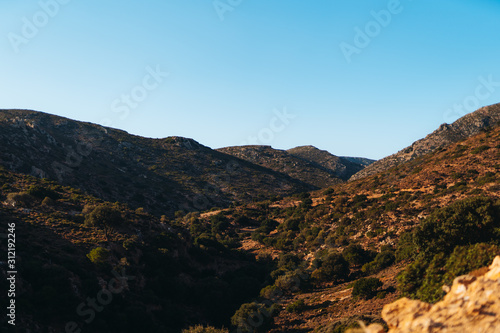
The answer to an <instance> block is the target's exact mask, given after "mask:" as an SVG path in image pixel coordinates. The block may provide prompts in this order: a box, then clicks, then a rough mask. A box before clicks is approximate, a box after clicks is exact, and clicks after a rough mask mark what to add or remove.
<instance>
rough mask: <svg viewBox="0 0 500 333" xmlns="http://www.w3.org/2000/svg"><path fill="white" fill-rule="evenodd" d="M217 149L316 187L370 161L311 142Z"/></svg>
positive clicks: (342, 177) (334, 181) (338, 179)
mask: <svg viewBox="0 0 500 333" xmlns="http://www.w3.org/2000/svg"><path fill="white" fill-rule="evenodd" d="M218 151H220V152H223V153H225V154H229V155H232V156H235V157H238V158H241V159H243V160H246V161H249V162H251V163H255V164H258V165H261V166H263V167H266V168H269V169H272V170H274V171H277V172H281V173H283V174H286V175H288V176H290V177H292V178H295V179H298V180H300V181H302V182H304V183H307V184H310V185H312V186H315V187H319V188H325V187H328V186H332V185H334V184H338V183H340V182H342V181H345V180H347V179H349V177H350V176H352V175H353V174H355V173H356V172H358V171H359V170H361V169H363V168H364V167H365V165H367V164H370V162H371V160H369V159H363V158H360V159H357V158H352V160H349V159H348V158H343V157H337V156H335V155H332V154H330V153H329V152H327V151H325V150H319V149H318V148H316V147H313V146H303V147H296V148H293V149H290V150H286V151H285V150H279V149H273V148H271V147H270V146H241V147H226V148H221V149H218Z"/></svg>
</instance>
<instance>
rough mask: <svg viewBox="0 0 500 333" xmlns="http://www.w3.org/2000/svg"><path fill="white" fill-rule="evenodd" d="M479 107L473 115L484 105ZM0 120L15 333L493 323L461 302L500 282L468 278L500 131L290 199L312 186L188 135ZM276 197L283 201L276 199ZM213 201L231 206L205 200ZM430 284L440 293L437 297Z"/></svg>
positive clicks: (483, 257) (487, 230)
mask: <svg viewBox="0 0 500 333" xmlns="http://www.w3.org/2000/svg"><path fill="white" fill-rule="evenodd" d="M482 110H483V111H482V112H483V114H482V117H483V118H484V119H492V117H494V114H495V112H496V109H494V108H493V109H488V108H486V109H482ZM485 110H486V111H485ZM480 111H481V110H480ZM490 113H491V114H490ZM0 115H1V116H2V117H3V118H1V117H0V126H1V128H2V131H1V132H0V140H1V142H2V143H3V145H2V146H0V157H1V163H0V224H2V228H4V230H6V229H7V223H16V231H17V233H18V234H19V237H18V243H19V244H20V245H22V246H20V247H19V249H18V252H17V253H16V256H17V257H18V261H19V265H20V266H21V267H22V268H23V269H22V270H19V275H18V281H19V284H18V291H19V294H18V300H19V305H20V306H19V313H18V319H19V326H18V328H19V330H21V331H26V330H28V329H29V330H30V331H32V332H50V331H56V332H57V331H63V330H64V327H65V325H66V323H67V322H68V321H74V322H76V323H77V324H78V326H79V327H83V328H84V329H83V330H82V332H92V333H104V332H106V333H115V332H116V333H118V332H120V333H122V332H137V331H147V332H154V333H164V332H176V333H178V332H183V333H207V332H209V333H227V332H228V329H227V327H230V329H231V331H233V330H234V331H238V330H239V331H241V332H247V333H263V332H275V333H278V332H280V333H281V332H283V333H285V332H295V333H306V332H316V333H342V332H345V331H347V330H349V329H358V330H359V329H363V327H362V326H363V325H364V324H363V325H361V328H360V324H359V322H363V323H365V324H366V325H367V326H368V327H370V326H369V325H372V326H371V328H370V329H371V331H370V332H377V333H379V332H380V331H381V330H382V329H385V330H387V329H389V327H390V328H391V329H393V330H396V329H401V328H402V326H398V325H401V324H402V323H404V322H408V320H407V319H405V318H406V317H405V313H407V314H408V315H409V316H414V314H415V313H417V314H419V315H420V314H422V316H421V318H427V317H426V316H431V315H432V316H433V315H437V316H438V317H439V318H441V317H443V316H447V315H448V314H450V315H453V314H454V313H459V314H462V315H461V316H460V317H458V316H455V317H453V316H452V317H450V318H452V319H456V323H457V325H459V324H460V325H462V324H463V323H461V322H460V320H462V319H466V318H470V317H471V315H470V314H471V313H472V314H475V315H476V316H475V317H474V318H476V317H477V318H479V319H481V323H487V322H488V320H490V319H491V318H490V317H493V318H495V320H496V315H494V314H493V313H495V312H494V311H496V310H494V309H493V308H492V307H491V306H493V305H492V304H493V303H488V302H483V300H482V299H481V298H476V296H481V295H487V297H490V296H491V298H490V299H488V300H495V299H494V297H496V296H492V295H493V293H492V294H489V290H490V289H489V288H490V286H491V285H492V284H496V285H498V283H497V281H496V280H495V281H493V280H491V279H490V280H491V281H490V280H488V281H486V280H484V279H486V277H489V276H490V275H491V274H493V273H488V274H490V275H488V274H487V275H484V273H485V270H484V269H483V270H479V271H477V269H480V268H481V267H484V266H487V265H489V264H490V263H491V262H492V261H493V258H494V257H495V256H498V255H500V246H499V244H498V239H499V238H500V176H499V172H500V164H499V163H498V160H499V158H500V126H488V127H484V128H483V129H482V130H480V131H478V133H477V134H474V135H471V136H467V137H466V138H464V139H462V140H460V141H457V142H453V143H450V144H448V145H445V146H443V147H442V148H440V149H435V150H433V151H431V152H428V153H426V154H423V155H421V156H418V157H415V158H413V159H412V160H410V161H407V162H405V163H402V164H400V165H397V166H395V167H392V168H390V169H388V170H385V171H382V172H380V173H377V174H374V175H370V176H367V177H365V178H362V179H358V180H354V181H350V182H339V183H336V184H333V185H331V186H330V187H328V188H323V189H317V190H314V191H310V192H301V193H297V192H299V191H301V189H300V186H304V187H306V188H307V187H308V186H310V185H308V184H306V183H305V182H304V181H299V180H297V179H294V178H292V177H291V176H289V175H285V174H284V173H282V172H277V171H274V170H271V169H270V168H268V167H263V166H258V165H255V164H253V163H250V162H248V161H244V160H243V159H240V158H237V157H234V156H230V155H227V154H224V153H222V152H214V151H212V150H211V149H209V148H207V147H204V146H202V145H200V144H198V143H196V142H195V141H193V140H189V139H184V138H176V137H174V138H167V139H162V140H152V139H145V138H140V137H135V136H131V135H129V134H127V133H124V132H121V131H118V130H113V129H109V128H102V127H100V126H97V125H92V124H84V123H79V122H73V121H70V120H67V119H64V118H60V117H53V116H50V115H46V114H41V115H40V114H39V113H32V112H28V111H3V112H0ZM476 115H477V114H476ZM484 119H483V122H487V121H488V120H484ZM493 125H494V124H493ZM99 133H101V134H99ZM102 133H104V134H102ZM457 135H458V134H457ZM303 149H304V148H303ZM250 151H254V148H251V149H250ZM264 151H266V150H265V149H264ZM305 151H309V152H311V151H312V153H317V152H316V151H315V149H312V148H305ZM75 153H77V154H76V155H75ZM270 153H273V152H272V151H271V152H270ZM279 154H281V155H283V154H282V153H279ZM287 154H290V153H288V152H287ZM281 155H276V156H281ZM78 156H80V158H79V157H78ZM290 156H291V154H290ZM311 156H312V154H311ZM215 157H217V158H218V159H219V160H214V158H215ZM293 157H294V158H299V157H297V156H293ZM301 159H303V158H302V157H301ZM311 159H312V157H311ZM54 161H55V162H56V164H55V165H54V164H53V163H51V162H54ZM217 161H222V163H218V162H217ZM231 161H236V162H237V163H238V164H239V165H241V166H242V171H241V172H240V175H237V177H235V178H230V179H229V180H231V179H232V180H234V181H235V183H234V184H233V183H232V182H229V181H228V183H224V182H221V181H220V179H215V181H217V180H218V181H219V182H218V183H217V182H216V183H215V184H219V185H218V186H219V188H220V191H214V192H215V193H218V195H220V196H221V197H218V196H217V195H216V196H214V197H209V196H208V193H212V192H210V191H208V190H209V189H208V188H205V189H204V186H206V184H207V183H209V184H214V183H210V182H209V181H210V180H213V179H212V178H210V177H209V176H210V175H211V174H210V172H215V171H214V170H218V172H221V168H222V170H226V172H227V174H226V173H221V174H222V175H230V176H231V175H233V171H232V169H229V170H227V169H225V168H223V167H224V164H225V162H231ZM57 163H60V165H63V166H65V167H66V168H61V167H60V165H59V164H57ZM54 166H55V167H56V168H54ZM221 166H222V167H221ZM58 167H59V169H58ZM323 167H324V166H323ZM58 170H59V171H58ZM218 172H215V175H217V174H220V173H218ZM144 176H145V177H144ZM59 177H61V178H59ZM240 177H241V178H240ZM280 177H281V178H280ZM48 178H53V180H49V179H48ZM279 180H283V183H279ZM167 181H168V182H171V183H166V182H167ZM86 183H88V184H90V185H91V186H88V187H86V185H85V184H86ZM68 184H69V185H68ZM71 184H76V185H75V186H70V185H71ZM165 184H170V185H168V186H167V185H165ZM221 184H222V185H221ZM293 184H298V185H297V186H298V187H294V186H293ZM285 185H289V187H287V186H285ZM299 185H300V186H299ZM148 186H149V187H148ZM198 186H201V189H200V187H198ZM254 186H255V187H256V188H252V187H254ZM257 186H262V187H263V189H264V190H262V188H257ZM77 187H78V188H77ZM273 187H277V189H278V190H279V191H285V190H287V191H291V192H292V193H293V192H295V193H294V194H291V195H290V196H283V197H278V196H276V192H273V189H272V188H273ZM160 190H162V191H163V192H160V193H162V197H155V195H157V194H158V193H157V192H156V191H160ZM204 190H207V192H204ZM233 192H234V193H233ZM186 193H188V194H190V193H192V194H202V195H206V198H207V199H210V200H208V201H205V205H202V206H199V207H198V208H199V209H195V208H196V207H194V204H193V203H191V204H190V205H191V206H190V207H189V208H191V209H185V210H184V211H177V212H176V213H175V214H174V215H172V214H170V210H169V209H170V208H168V206H167V205H166V204H168V203H174V204H175V205H177V206H176V207H179V205H180V207H182V203H183V202H184V203H185V202H186V201H185V198H186V197H185V195H186ZM228 193H231V194H232V196H231V198H232V199H234V198H242V201H241V202H239V203H237V202H235V201H232V204H231V205H226V206H224V205H222V204H224V203H225V201H224V200H220V201H218V200H216V199H218V198H219V199H220V198H224V197H222V196H223V195H228V196H229V194H228ZM135 194H138V195H142V196H143V198H141V197H136V198H134V199H132V198H131V197H130V195H135ZM170 195H171V196H172V197H169V196H170ZM175 195H179V196H180V197H179V198H174V197H175ZM188 197H189V196H188ZM107 198H111V201H109V200H107ZM169 198H171V199H169ZM243 199H244V200H243ZM122 200H123V201H122ZM135 200H137V201H135ZM169 200H171V201H169ZM162 202H163V203H162ZM136 204H137V205H136ZM139 204H140V206H138V205H139ZM197 210H204V211H203V212H199V211H197ZM151 212H152V213H154V214H151ZM160 216H161V217H160ZM0 250H1V251H3V252H6V251H7V246H6V243H5V242H2V243H0ZM498 263H499V261H498V260H497V261H496V264H495V265H494V266H492V271H495V270H496V268H494V267H496V265H497V264H498ZM0 268H1V269H2V271H3V270H4V266H0ZM113 270H115V271H116V270H120V271H122V270H126V271H127V272H129V274H130V276H132V277H133V278H134V280H131V281H129V282H128V283H127V284H126V288H124V290H123V292H122V293H120V294H119V295H115V296H116V297H115V298H114V301H113V302H112V303H111V304H110V305H109V306H107V307H106V310H104V311H103V312H100V313H98V314H97V315H96V320H94V321H92V322H91V323H88V324H87V323H86V321H85V318H82V316H80V315H79V314H78V312H77V311H76V308H77V306H78V305H79V304H80V303H81V302H85V300H86V299H87V298H88V297H92V296H93V295H97V294H98V293H99V291H102V290H103V288H105V284H106V281H110V280H111V279H112V278H113V273H112V272H113ZM472 271H474V273H472V276H474V278H470V277H466V278H465V279H462V278H459V279H458V280H457V279H456V278H457V277H459V276H463V275H464V274H467V273H469V272H472ZM495 274H496V273H495ZM483 276H484V279H483V278H482V277H483ZM474 279H475V280H474ZM495 279H496V278H495ZM5 281H6V280H5V279H1V280H0V285H1V286H2V288H3V287H5V286H6V282H5ZM453 281H455V284H453ZM492 281H493V282H492ZM476 282H478V284H476V285H474V283H476ZM485 283H486V284H485ZM443 285H447V286H452V285H453V286H452V287H451V289H450V290H451V292H448V295H446V294H445V292H444V291H443V289H442V288H441V287H442V286H443ZM484 286H486V287H484ZM445 289H446V288H445ZM457 292H459V293H457ZM488 294H489V295H488ZM457 295H458V296H460V297H461V298H459V299H456V298H453V297H456V296H457ZM452 296H453V297H452ZM400 297H405V298H403V299H402V300H400V301H397V302H400V303H394V302H395V301H396V300H397V299H398V298H400ZM481 297H482V296H481ZM402 302H406V303H402ZM441 302H445V303H441ZM446 302H448V303H446ZM21 304H22V306H21ZM387 304H392V305H390V306H387ZM432 304H435V305H432ZM442 304H445V305H446V308H447V309H445V307H442V306H441V305H442ZM459 305H460V306H462V305H463V306H464V307H460V306H459ZM469 305H470V306H469ZM384 306H387V307H386V309H389V310H387V311H384V312H382V309H383V308H384ZM453 306H456V312H453V311H452V310H453ZM411 309H413V310H415V311H414V312H411V311H409V310H411ZM478 309H479V310H478ZM407 310H408V311H407ZM441 310H443V311H441ZM483 310H484V311H483ZM405 311H406V312H405ZM438 317H429V318H433V319H432V320H431V319H429V320H422V321H420V322H419V323H421V324H422V325H424V326H422V327H425V325H428V326H429V325H431V324H432V323H433V320H436V323H439V321H438V319H436V318H438ZM419 318H420V317H419ZM384 319H385V321H384ZM483 319H484V321H483ZM439 320H440V319H439ZM415 322H417V321H415ZM429 323H430V324H429ZM478 323H479V322H478ZM3 324H5V323H4V322H0V325H3ZM374 324H375V325H374ZM469 324H470V323H469ZM469 324H467V325H469ZM405 325H406V324H405ZM445 325H446V323H442V324H441V328H443V327H445ZM0 327H1V328H0V329H3V327H4V326H0ZM458 327H460V326H458ZM366 329H368V328H366ZM430 331H434V328H432V330H430ZM452 331H453V330H451V328H450V332H452ZM458 331H463V330H462V329H459V330H458ZM470 331H471V332H472V331H473V330H470ZM396 332H398V331H396ZM403 332H404V331H403ZM437 332H439V331H437ZM493 332H494V331H493Z"/></svg>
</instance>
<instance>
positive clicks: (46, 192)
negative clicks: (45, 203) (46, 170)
mask: <svg viewBox="0 0 500 333" xmlns="http://www.w3.org/2000/svg"><path fill="white" fill-rule="evenodd" d="M26 192H27V193H28V194H29V195H31V196H33V197H35V198H38V199H43V198H45V197H49V198H51V199H52V200H57V199H59V194H58V193H57V192H55V191H53V190H51V189H48V188H45V187H42V186H40V185H31V186H30V187H29V188H28V190H27V191H26Z"/></svg>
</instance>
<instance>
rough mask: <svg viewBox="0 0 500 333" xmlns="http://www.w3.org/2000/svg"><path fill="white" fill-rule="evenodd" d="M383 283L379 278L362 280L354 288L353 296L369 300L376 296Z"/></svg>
mask: <svg viewBox="0 0 500 333" xmlns="http://www.w3.org/2000/svg"><path fill="white" fill-rule="evenodd" d="M382 285H383V283H382V281H380V280H379V279H377V278H361V279H359V280H357V281H356V282H355V283H354V285H353V287H352V296H353V297H356V298H357V297H361V298H364V299H369V298H372V297H373V296H375V295H376V294H377V292H378V289H379V288H380V287H382Z"/></svg>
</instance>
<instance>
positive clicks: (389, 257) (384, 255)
mask: <svg viewBox="0 0 500 333" xmlns="http://www.w3.org/2000/svg"><path fill="white" fill-rule="evenodd" d="M395 260H396V257H395V256H394V252H393V251H387V250H386V251H382V252H380V253H379V254H377V256H376V257H375V259H373V261H372V262H369V263H367V264H365V265H363V267H362V268H361V270H362V271H363V272H364V273H367V274H375V273H378V272H380V271H381V270H383V269H384V268H387V267H389V266H390V265H392V264H393V263H394V261H395Z"/></svg>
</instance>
